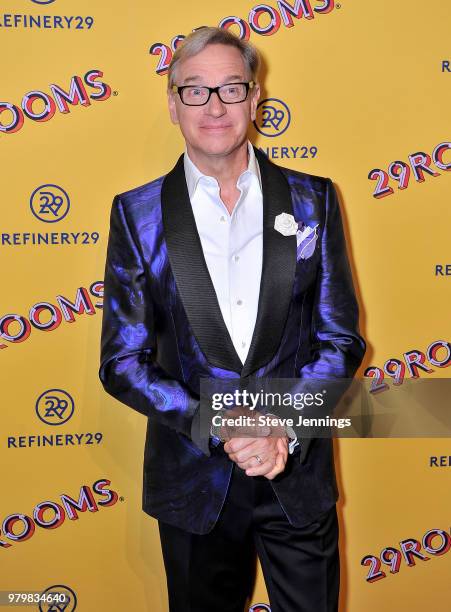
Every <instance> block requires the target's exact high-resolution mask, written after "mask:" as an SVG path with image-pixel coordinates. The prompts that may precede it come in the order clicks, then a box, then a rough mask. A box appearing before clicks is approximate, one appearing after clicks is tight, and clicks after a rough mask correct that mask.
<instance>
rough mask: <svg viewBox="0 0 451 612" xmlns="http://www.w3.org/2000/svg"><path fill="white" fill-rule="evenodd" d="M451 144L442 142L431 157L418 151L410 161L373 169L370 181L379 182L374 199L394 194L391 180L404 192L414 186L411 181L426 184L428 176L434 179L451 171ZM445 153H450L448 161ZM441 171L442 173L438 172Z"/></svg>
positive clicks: (399, 161)
mask: <svg viewBox="0 0 451 612" xmlns="http://www.w3.org/2000/svg"><path fill="white" fill-rule="evenodd" d="M450 149H451V142H446V141H445V142H440V143H439V144H438V145H437V146H436V147H435V148H434V150H433V151H432V153H431V155H429V153H425V152H424V151H416V152H415V153H412V154H411V155H409V156H408V161H407V162H406V161H403V160H400V159H397V160H395V161H393V162H392V163H391V164H390V165H389V166H388V168H387V170H382V169H380V168H373V169H372V170H370V172H369V174H368V178H369V180H370V181H377V183H376V187H375V188H374V192H373V197H374V198H376V199H378V200H379V199H381V198H386V197H387V196H389V195H392V194H393V193H394V190H393V188H392V187H391V186H390V184H389V183H390V179H391V180H392V182H393V183H394V184H397V186H398V190H401V191H402V190H404V189H407V187H409V184H412V181H411V179H414V180H415V181H416V182H417V183H424V181H425V180H426V175H429V176H431V177H433V178H435V177H437V176H440V175H441V174H442V172H449V171H450V170H451V161H449V150H450ZM445 153H448V159H447V160H445ZM438 170H441V171H442V172H438Z"/></svg>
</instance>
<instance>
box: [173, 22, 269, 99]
mask: <svg viewBox="0 0 451 612" xmlns="http://www.w3.org/2000/svg"><path fill="white" fill-rule="evenodd" d="M208 45H228V46H230V47H235V48H236V49H238V51H239V52H240V53H241V56H242V58H243V60H244V65H245V67H246V70H247V72H248V76H249V78H250V79H251V80H252V81H254V82H257V75H258V69H259V67H260V55H259V53H258V51H257V49H256V48H255V47H254V45H252V44H251V43H249V42H247V41H244V40H241V38H238V36H236V35H235V34H233V33H232V32H230V31H229V30H225V29H223V28H215V27H203V28H199V29H198V30H196V31H195V32H191V34H188V36H187V37H186V38H185V39H184V40H183V42H182V43H180V45H179V46H178V47H177V49H176V51H175V53H174V55H173V56H172V60H171V63H170V64H169V69H168V89H171V87H172V86H173V85H174V82H175V75H176V72H177V64H178V63H179V62H180V61H182V60H184V59H187V58H188V57H193V56H194V55H197V54H198V53H200V52H201V51H203V50H204V49H205V47H207V46H208Z"/></svg>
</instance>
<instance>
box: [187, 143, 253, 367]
mask: <svg viewBox="0 0 451 612" xmlns="http://www.w3.org/2000/svg"><path fill="white" fill-rule="evenodd" d="M248 150H249V164H248V167H247V169H246V170H245V171H244V172H243V173H242V174H241V175H240V177H239V178H238V181H237V184H236V186H237V188H238V189H239V191H240V196H239V198H238V201H237V203H236V204H235V207H234V208H233V211H232V214H229V212H228V210H227V208H226V206H225V204H224V202H223V201H222V200H221V197H220V192H219V184H218V181H217V180H216V179H215V178H213V177H212V176H206V175H204V174H202V173H201V172H200V170H199V169H198V168H197V167H196V166H195V165H194V163H193V162H192V161H191V159H190V158H189V156H188V153H187V152H185V157H184V165H185V176H186V183H187V186H188V194H189V197H190V200H191V206H192V208H193V213H194V218H195V220H196V226H197V231H198V233H199V237H200V241H201V244H202V249H203V252H204V256H205V261H206V263H207V267H208V272H209V273H210V277H211V280H212V282H213V286H214V288H215V292H216V295H217V298H218V302H219V306H220V309H221V314H222V317H223V319H224V322H225V324H226V327H227V329H228V332H229V334H230V337H231V339H232V342H233V345H234V347H235V349H236V352H237V353H238V355H239V357H240V359H241V361H242V363H243V364H244V362H245V361H246V357H247V354H248V352H249V346H250V343H251V339H252V334H253V331H254V327H255V321H256V318H257V307H258V296H259V293H260V278H261V271H262V257H263V194H262V188H261V183H260V171H259V168H258V163H257V160H256V159H255V153H254V150H253V148H252V146H251V144H250V143H248Z"/></svg>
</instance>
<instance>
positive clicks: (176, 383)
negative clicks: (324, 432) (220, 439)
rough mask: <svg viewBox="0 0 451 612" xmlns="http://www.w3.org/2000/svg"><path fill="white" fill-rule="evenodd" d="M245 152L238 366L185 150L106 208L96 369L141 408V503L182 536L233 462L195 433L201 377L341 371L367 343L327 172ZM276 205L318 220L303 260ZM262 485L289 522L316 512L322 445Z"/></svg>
mask: <svg viewBox="0 0 451 612" xmlns="http://www.w3.org/2000/svg"><path fill="white" fill-rule="evenodd" d="M255 154H256V156H257V160H258V163H259V166H260V173H261V178H262V189H263V208H264V214H263V219H264V221H263V224H264V229H263V269H262V278H261V285H260V295H259V303H258V314H257V319H256V324H255V329H254V333H253V337H252V342H251V345H250V348H249V353H248V356H247V358H246V362H245V363H244V365H243V364H242V363H241V361H240V359H239V357H238V354H237V352H236V350H235V348H234V345H233V343H232V340H231V338H230V335H229V333H228V331H227V327H226V325H225V323H224V320H223V318H222V315H221V311H220V307H219V304H218V301H217V298H216V293H215V290H214V287H213V284H212V281H211V278H210V275H209V273H208V268H207V265H206V262H205V259H204V256H203V252H202V247H201V242H200V238H199V235H198V233H197V228H196V223H195V220H194V216H193V213H192V208H191V203H190V200H189V196H188V190H187V186H186V180H185V174H184V169H183V155H182V156H181V157H180V158H179V160H178V161H177V164H176V165H175V167H174V168H173V169H172V170H171V171H170V172H169V173H168V174H167V175H165V176H164V177H160V178H158V179H156V180H154V181H152V182H150V183H147V184H146V185H143V186H141V187H137V188H135V189H132V190H131V191H127V192H126V193H123V194H121V195H118V196H116V197H115V199H114V202H113V205H112V210H111V219H110V233H109V241H108V249H107V258H106V266H105V285H104V309H103V321H102V336H101V358H100V362H101V365H100V370H99V377H100V380H101V382H102V384H103V386H104V388H105V390H106V391H107V393H109V394H111V395H112V396H113V397H115V398H116V399H117V400H119V401H120V402H122V403H124V404H126V405H127V406H130V407H131V408H133V409H134V410H136V411H138V412H140V413H141V414H143V415H145V416H146V417H147V434H146V443H145V450H144V466H143V510H144V511H145V512H146V513H148V514H149V515H151V516H153V517H155V518H157V519H159V520H161V521H164V522H167V523H170V524H172V525H176V526H178V527H180V528H182V529H184V530H187V531H190V532H192V533H199V534H204V533H207V532H209V531H210V530H211V529H212V528H213V526H214V524H215V522H216V520H217V518H218V515H219V513H220V510H221V508H222V505H223V503H224V499H225V496H226V493H227V488H228V485H229V482H230V477H231V473H232V467H233V462H232V461H231V460H229V459H228V456H227V454H226V453H225V452H224V450H223V449H222V446H220V447H218V448H216V447H214V446H213V445H212V441H211V439H210V440H208V439H206V440H205V439H202V438H200V434H199V431H200V428H199V394H200V379H201V378H202V377H214V378H238V379H240V378H242V379H246V378H248V377H257V378H258V377H272V378H296V379H316V378H340V377H343V378H352V377H353V376H354V374H355V372H356V370H357V368H358V367H359V365H360V363H361V361H362V358H363V355H364V353H365V342H364V340H363V338H362V337H361V336H360V334H359V330H358V306H357V302H356V298H355V293H354V288H353V283H352V277H351V272H350V268H349V263H348V258H347V254H346V246H345V239H344V234H343V228H342V221H341V216H340V209H339V206H338V202H337V197H336V193H335V189H334V187H333V183H332V181H331V180H330V179H328V178H323V177H319V176H313V175H310V174H305V173H303V172H296V171H294V170H289V169H286V168H281V167H279V166H276V165H275V164H273V163H272V162H271V161H270V160H269V159H268V158H267V157H266V156H265V155H264V154H263V153H261V152H260V151H258V150H257V149H255ZM282 212H286V213H288V214H292V215H293V216H294V217H295V219H296V220H297V221H303V222H304V223H306V224H307V225H310V226H311V227H313V226H315V225H317V224H318V227H317V232H318V239H317V244H316V248H315V250H314V252H313V254H312V256H311V257H309V258H308V259H299V260H297V257H296V253H297V250H296V236H294V235H293V236H283V235H282V234H281V233H279V232H278V231H276V230H275V229H274V218H275V216H276V215H278V214H280V213H282ZM221 449H222V452H220V450H221ZM237 469H239V468H237ZM269 482H270V483H271V486H272V487H273V489H274V492H275V494H276V495H277V497H278V499H279V501H280V503H281V505H282V508H283V509H284V511H285V513H286V515H287V517H288V519H289V520H290V522H291V523H292V524H293V525H295V526H299V527H300V526H303V525H306V524H308V523H309V522H312V521H314V520H315V518H316V517H317V516H318V515H319V514H320V513H323V512H325V511H327V510H328V509H329V508H330V507H331V506H332V505H333V504H335V502H336V500H337V498H338V489H337V484H336V478H335V470H334V463H333V448H332V441H331V440H330V439H326V438H312V439H302V440H301V444H300V446H298V447H297V448H296V449H295V452H294V454H293V455H289V457H288V461H287V465H286V467H285V470H284V472H283V473H282V474H279V475H278V476H277V477H276V478H275V479H273V480H271V481H269Z"/></svg>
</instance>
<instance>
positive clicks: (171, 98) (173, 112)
mask: <svg viewBox="0 0 451 612" xmlns="http://www.w3.org/2000/svg"><path fill="white" fill-rule="evenodd" d="M175 96H176V94H175V93H174V92H172V91H168V108H169V115H170V117H171V121H172V123H175V124H177V123H179V118H178V115H177V106H176V103H175Z"/></svg>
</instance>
